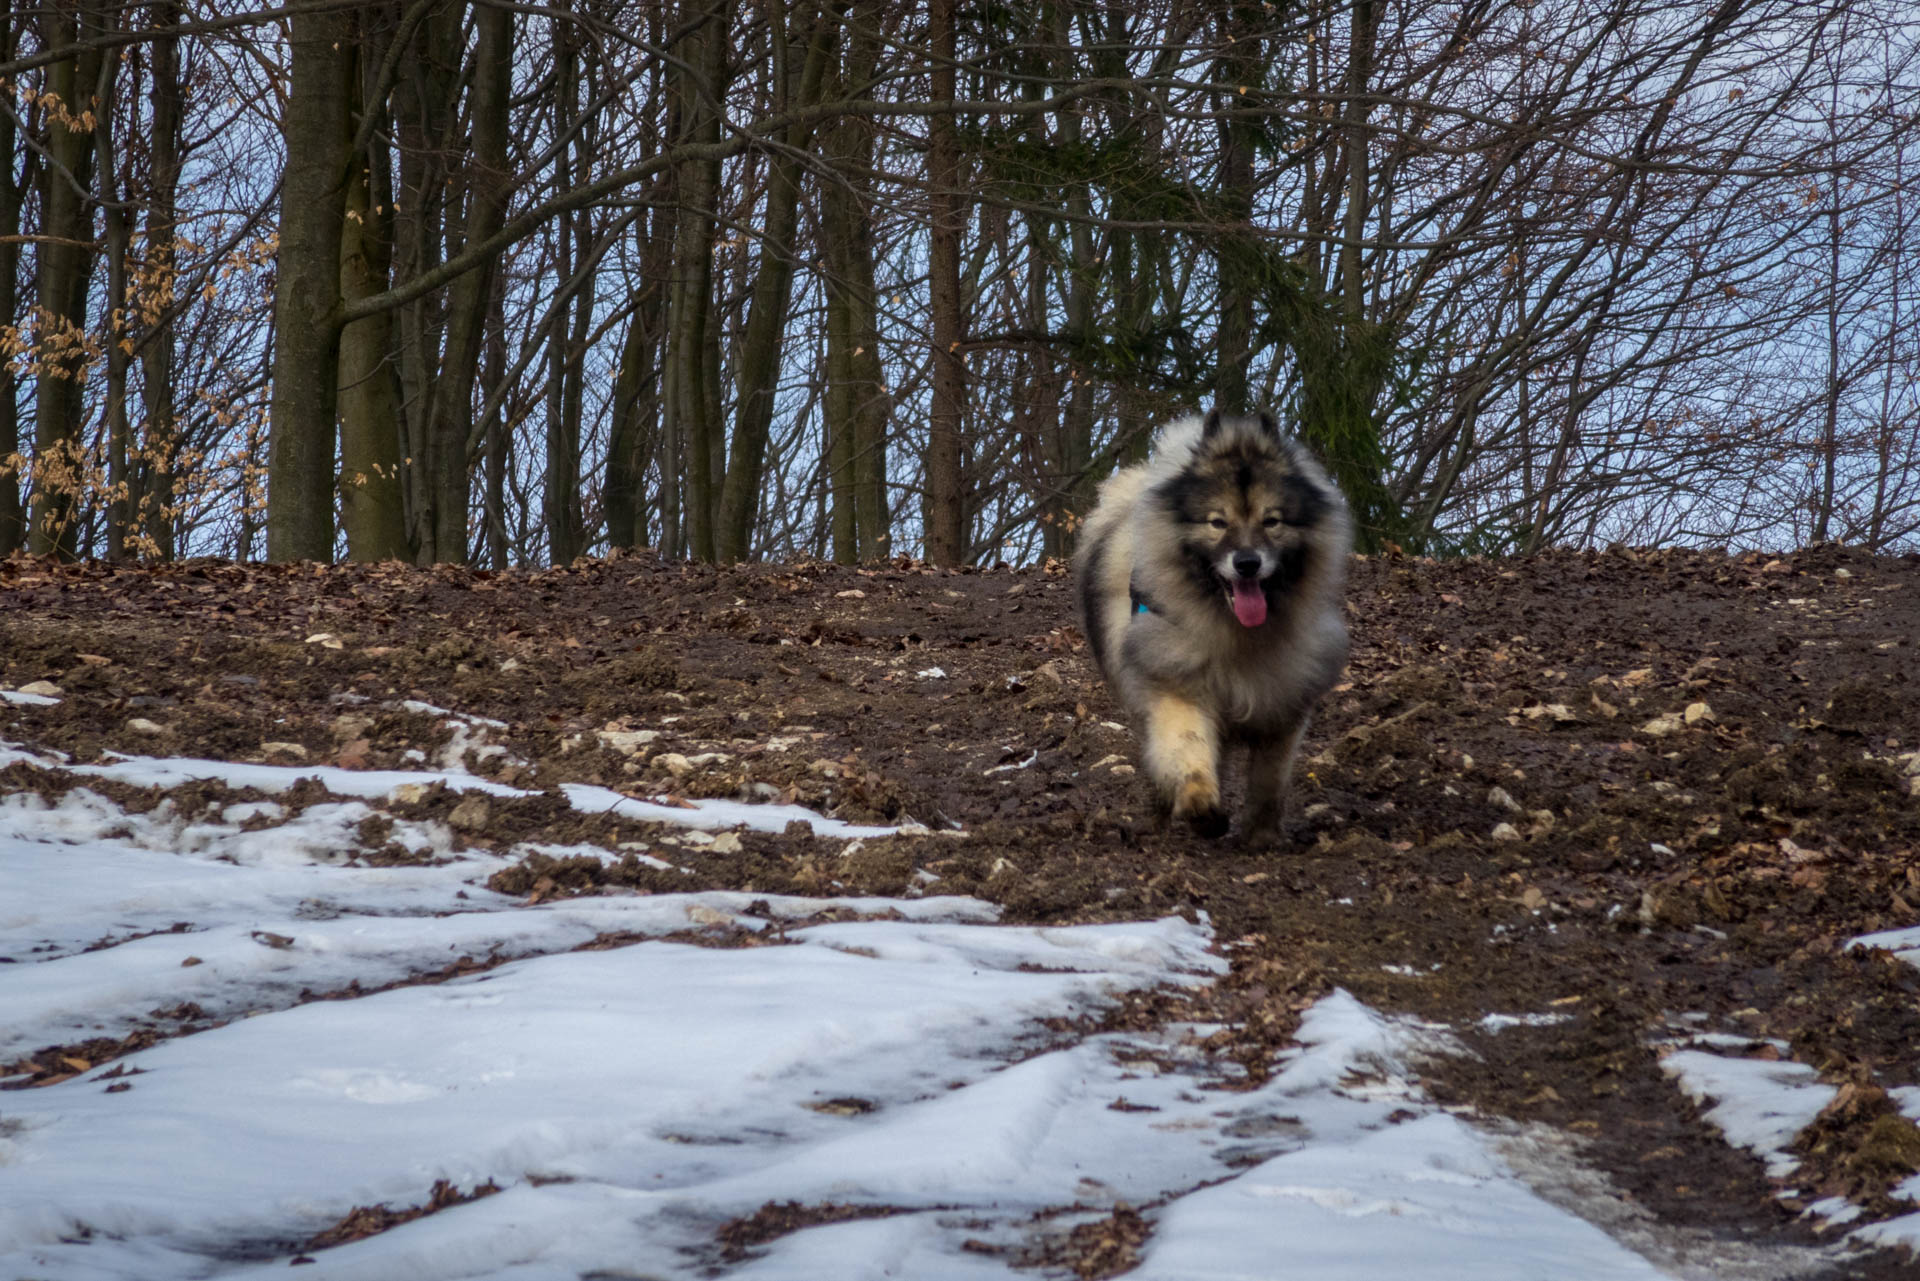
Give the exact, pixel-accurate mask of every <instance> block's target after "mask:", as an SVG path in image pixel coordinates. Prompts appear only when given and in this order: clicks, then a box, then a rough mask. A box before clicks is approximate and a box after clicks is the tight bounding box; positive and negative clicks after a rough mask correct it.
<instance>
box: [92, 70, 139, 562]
mask: <svg viewBox="0 0 1920 1281" xmlns="http://www.w3.org/2000/svg"><path fill="white" fill-rule="evenodd" d="M119 66H120V60H119V59H118V58H110V59H103V60H102V62H101V66H100V79H99V81H98V84H97V87H96V89H95V92H94V109H93V114H94V126H93V139H94V147H95V151H94V171H95V173H96V174H97V181H98V183H99V193H100V204H101V208H102V219H103V222H104V224H105V230H106V252H107V298H106V302H107V314H106V317H105V320H106V323H105V325H104V326H103V328H104V330H105V339H106V341H105V346H106V356H107V385H106V387H105V388H104V396H103V399H104V400H105V402H106V403H105V417H106V428H107V431H106V437H107V538H106V544H107V545H106V558H107V559H108V560H110V561H124V560H126V559H128V558H129V557H130V556H134V555H137V554H138V548H137V546H129V545H128V536H129V534H130V533H132V532H133V528H134V524H133V513H134V512H135V511H136V510H137V500H138V495H137V493H136V491H135V488H134V486H135V485H136V484H137V482H138V476H139V473H138V470H137V468H136V466H135V459H134V456H133V453H134V441H133V431H132V424H131V423H129V422H128V420H127V369H128V367H129V366H130V365H131V364H132V363H133V362H132V360H131V359H130V356H129V350H128V349H129V347H130V346H131V345H132V340H131V337H130V335H129V326H130V319H129V318H130V314H131V309H130V307H129V305H128V304H129V302H130V300H129V298H128V297H127V249H128V243H127V242H128V240H129V238H130V235H131V231H130V228H129V222H130V219H131V215H130V214H129V212H128V209H127V206H126V204H125V202H124V201H123V200H122V196H123V194H124V193H123V192H122V191H121V187H120V182H119V174H118V172H117V166H116V164H115V160H116V159H117V157H116V155H115V152H114V131H113V126H114V112H115V109H116V108H117V107H118V105H119V103H118V99H119V91H118V87H117V85H116V80H117V76H116V75H115V72H116V71H117V70H118V68H119Z"/></svg>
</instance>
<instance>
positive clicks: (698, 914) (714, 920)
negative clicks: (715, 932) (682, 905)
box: [687, 903, 733, 925]
mask: <svg viewBox="0 0 1920 1281" xmlns="http://www.w3.org/2000/svg"><path fill="white" fill-rule="evenodd" d="M687 919H688V920H689V921H692V922H693V923H694V924H695V925H732V924H733V916H732V914H731V913H728V912H722V911H721V910H720V909H719V908H717V907H708V906H707V905H706V904H705V903H695V904H694V905H693V906H692V907H689V908H688V909H687Z"/></svg>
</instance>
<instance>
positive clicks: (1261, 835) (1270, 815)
mask: <svg viewBox="0 0 1920 1281" xmlns="http://www.w3.org/2000/svg"><path fill="white" fill-rule="evenodd" d="M1285 818H1286V811H1285V809H1284V807H1282V806H1279V805H1256V806H1254V807H1253V808H1252V809H1250V810H1248V811H1247V822H1246V836H1245V837H1244V838H1243V839H1244V840H1245V841H1246V844H1247V848H1248V849H1253V850H1270V849H1275V848H1277V847H1278V846H1280V845H1281V844H1283V843H1284V841H1285V833H1284V832H1282V831H1281V828H1282V826H1283V825H1284V820H1285Z"/></svg>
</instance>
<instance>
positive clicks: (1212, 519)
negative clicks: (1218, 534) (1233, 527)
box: [1207, 516, 1227, 529]
mask: <svg viewBox="0 0 1920 1281" xmlns="http://www.w3.org/2000/svg"><path fill="white" fill-rule="evenodd" d="M1207 524H1208V525H1209V526H1210V527H1211V528H1213V529H1225V528H1226V527H1227V518H1226V517H1225V516H1209V517H1207Z"/></svg>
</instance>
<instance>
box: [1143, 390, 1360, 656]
mask: <svg viewBox="0 0 1920 1281" xmlns="http://www.w3.org/2000/svg"><path fill="white" fill-rule="evenodd" d="M1158 498H1159V500H1160V501H1161V502H1162V503H1163V504H1164V506H1165V508H1166V511H1167V513H1168V515H1169V516H1170V517H1171V518H1172V519H1173V521H1174V523H1175V525H1176V527H1177V528H1178V530H1179V539H1180V550H1181V555H1182V558H1183V559H1184V560H1185V562H1186V563H1187V566H1188V570H1189V572H1190V573H1191V574H1192V575H1193V577H1194V579H1195V581H1196V583H1201V582H1205V583H1208V584H1209V585H1210V587H1211V588H1212V589H1213V590H1215V591H1217V593H1218V599H1219V600H1220V601H1221V603H1222V605H1223V606H1225V607H1226V608H1227V609H1229V610H1231V611H1232V613H1233V616H1234V618H1235V619H1236V620H1237V621H1238V622H1239V623H1240V625H1241V626H1243V627H1259V626H1261V625H1262V624H1264V623H1265V622H1266V621H1267V617H1268V614H1269V612H1270V610H1271V608H1272V606H1274V605H1275V604H1278V603H1279V601H1280V598H1282V597H1283V596H1285V595H1286V594H1287V593H1288V592H1289V591H1290V590H1291V589H1292V588H1293V587H1294V586H1295V585H1296V584H1298V582H1299V581H1300V579H1301V578H1302V577H1303V576H1304V575H1305V573H1306V571H1307V566H1308V562H1309V558H1310V557H1311V556H1312V555H1313V554H1314V552H1315V550H1316V547H1317V545H1318V543H1319V541H1320V539H1319V538H1318V537H1317V535H1319V534H1320V532H1321V531H1322V528H1323V526H1325V525H1326V524H1327V523H1328V522H1329V521H1330V520H1337V519H1338V512H1339V511H1340V510H1341V507H1340V497H1339V495H1338V493H1337V492H1336V491H1334V490H1333V489H1332V486H1331V485H1330V483H1329V482H1328V481H1327V479H1326V476H1325V474H1324V473H1323V472H1321V470H1320V468H1319V467H1318V465H1317V464H1315V463H1314V462H1313V460H1312V459H1311V458H1310V457H1308V456H1307V455H1306V453H1305V452H1304V451H1303V450H1302V449H1301V448H1300V447H1299V446H1298V445H1297V444H1295V443H1293V442H1292V441H1290V440H1288V439H1286V438H1285V437H1283V436H1282V435H1281V434H1280V428H1279V425H1278V424H1277V423H1275V422H1274V420H1273V416H1272V415H1271V414H1268V413H1265V412H1261V413H1258V414H1242V415H1224V414H1222V413H1221V412H1220V411H1219V410H1217V409H1216V410H1214V411H1213V412H1211V413H1209V414H1208V415H1207V416H1206V418H1205V420H1204V421H1203V422H1202V423H1201V426H1200V431H1199V434H1198V436H1197V437H1196V438H1195V439H1194V441H1193V444H1192V448H1191V453H1190V456H1189V457H1188V458H1187V459H1186V461H1185V463H1184V465H1182V466H1181V467H1180V469H1179V470H1178V471H1176V472H1174V473H1173V475H1172V476H1171V477H1170V478H1169V479H1168V480H1167V481H1165V482H1164V483H1163V484H1162V485H1161V486H1160V488H1159V492H1158Z"/></svg>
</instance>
